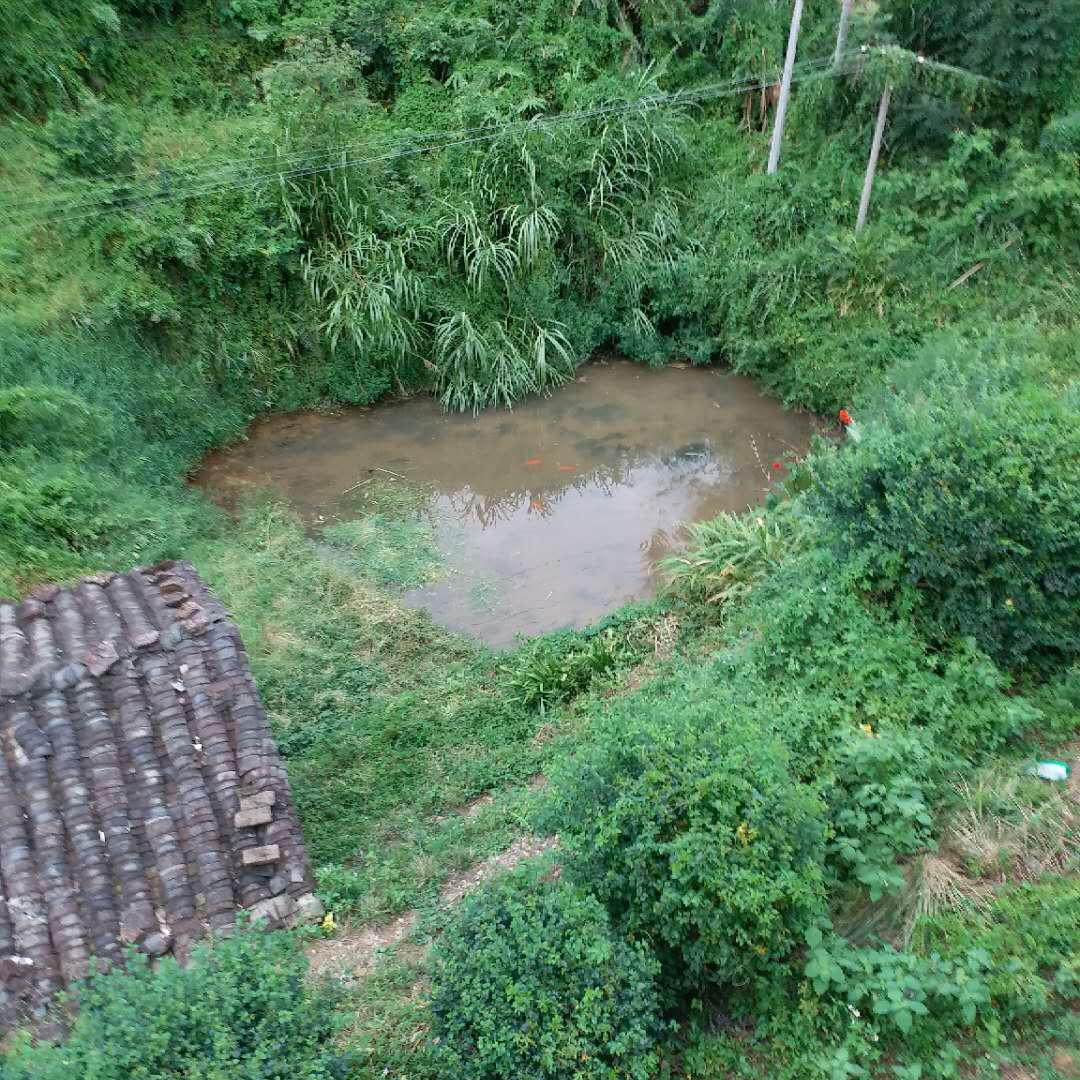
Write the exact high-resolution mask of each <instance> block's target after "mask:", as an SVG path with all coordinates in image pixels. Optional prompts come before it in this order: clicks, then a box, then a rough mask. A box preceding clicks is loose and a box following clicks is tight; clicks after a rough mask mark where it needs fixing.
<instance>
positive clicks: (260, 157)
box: [8, 54, 854, 207]
mask: <svg viewBox="0 0 1080 1080" xmlns="http://www.w3.org/2000/svg"><path fill="white" fill-rule="evenodd" d="M853 55H854V54H853ZM824 63H825V61H824V60H822V59H818V60H812V61H808V62H807V63H806V64H804V65H801V66H802V68H803V70H810V69H813V68H817V67H821V66H823V65H824ZM774 81H775V80H774ZM755 84H756V77H754V76H746V77H744V78H741V79H729V80H725V81H724V82H721V83H713V84H710V85H706V86H703V87H698V88H696V89H687V90H680V91H675V92H674V93H671V94H658V95H652V96H651V97H647V98H642V99H639V102H630V103H623V104H630V105H636V104H638V103H645V104H647V103H650V102H652V101H658V102H662V101H664V100H665V99H677V98H681V97H686V96H688V95H696V94H702V93H709V92H712V91H713V90H718V89H727V88H733V87H740V86H741V87H744V88H746V89H755V88H756V85H755ZM768 85H771V83H770V84H768ZM616 107H618V106H616ZM599 108H607V106H599ZM592 111H593V110H583V113H584V112H589V113H591V112H592ZM583 113H582V114H583ZM575 115H579V114H575V113H556V114H551V116H549V117H533V118H530V119H526V120H517V121H505V122H499V123H490V124H483V125H480V126H477V127H471V128H463V129H459V130H456V131H450V132H447V131H425V132H418V133H416V134H415V135H414V136H413V137H414V138H415V139H424V140H426V139H436V138H449V137H453V138H458V137H460V136H467V135H473V134H478V133H482V132H485V131H490V130H493V129H496V128H506V127H513V126H516V125H528V124H531V123H534V122H535V121H536V120H545V119H552V118H554V117H562V116H565V117H567V118H571V117H573V116H575ZM361 145H362V144H360V143H347V144H343V145H338V146H329V147H325V148H323V149H321V150H318V151H298V152H296V153H294V154H285V155H280V154H278V153H277V152H276V151H270V152H267V153H265V154H252V155H248V156H245V157H232V158H225V157H222V158H217V159H213V160H210V161H204V162H203V163H202V166H201V167H203V168H206V169H208V171H209V172H216V171H219V170H230V169H233V168H235V167H240V166H244V165H247V164H251V163H255V162H259V161H271V162H277V161H284V162H288V161H289V160H291V159H295V158H303V157H307V156H309V155H310V156H314V155H316V154H317V155H327V154H336V153H344V152H348V151H350V150H355V149H358V148H359V147H360V146H361ZM176 164H177V165H178V166H182V165H183V164H184V162H183V161H182V160H181V161H179V162H177V163H176ZM96 179H98V180H101V181H111V182H112V184H113V186H114V187H117V188H123V187H126V186H128V185H129V184H130V183H132V182H135V181H137V180H138V179H139V177H138V176H137V174H135V173H133V172H130V171H125V172H118V173H98V174H97V177H96ZM86 182H87V181H86V180H84V179H80V178H73V177H62V178H57V179H54V180H53V181H52V183H53V185H54V186H56V185H67V186H70V187H78V186H79V185H81V184H85V183H86ZM66 197H67V196H60V197H59V198H66ZM39 201H43V200H39V199H33V200H24V201H23V202H22V203H20V202H13V203H9V204H8V205H10V206H12V207H19V206H20V205H25V204H27V203H34V202H39Z"/></svg>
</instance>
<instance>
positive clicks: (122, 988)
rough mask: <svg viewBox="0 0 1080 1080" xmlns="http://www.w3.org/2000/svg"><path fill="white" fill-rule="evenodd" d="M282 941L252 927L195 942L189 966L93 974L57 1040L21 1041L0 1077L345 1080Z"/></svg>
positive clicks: (330, 1010)
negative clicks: (69, 1023)
mask: <svg viewBox="0 0 1080 1080" xmlns="http://www.w3.org/2000/svg"><path fill="white" fill-rule="evenodd" d="M306 969H307V964H306V962H305V960H304V957H303V954H302V953H301V952H300V951H299V950H298V949H297V947H296V942H295V940H294V939H293V937H291V936H290V935H288V934H274V935H269V934H266V933H263V932H261V931H259V930H254V931H244V932H240V933H236V934H234V935H233V936H231V937H230V938H227V939H222V940H218V941H215V942H213V943H206V944H202V945H198V946H196V948H195V951H194V955H193V956H192V959H191V963H190V964H189V965H188V966H187V967H180V965H179V964H178V963H177V962H176V960H175V959H174V958H173V957H167V958H166V959H164V960H162V961H161V962H160V963H159V964H157V965H156V966H155V967H153V968H151V967H150V966H149V963H148V961H147V959H146V958H145V957H140V956H138V955H137V954H132V955H131V956H130V957H129V959H128V961H127V964H126V967H125V968H124V969H120V970H115V971H111V972H109V973H107V974H104V975H92V976H91V977H90V978H89V979H87V980H86V981H85V982H84V983H83V984H82V985H81V986H80V987H79V988H78V990H77V991H76V995H75V996H76V1002H77V1005H78V1013H77V1016H76V1019H75V1023H74V1026H73V1027H72V1029H71V1034H70V1035H69V1037H68V1038H67V1040H66V1041H65V1042H63V1043H62V1044H59V1045H54V1044H51V1043H42V1044H39V1045H38V1046H31V1045H30V1043H29V1041H26V1042H23V1043H20V1044H18V1045H16V1046H15V1048H14V1049H13V1050H12V1052H11V1053H10V1054H9V1056H8V1057H7V1058H6V1059H5V1060H4V1061H3V1063H2V1071H3V1075H4V1077H5V1078H6V1080H63V1078H67V1080H172V1078H175V1080H256V1078H258V1080H344V1077H345V1076H347V1075H348V1072H349V1068H350V1055H348V1054H343V1053H342V1052H341V1050H340V1049H339V1048H336V1047H335V1046H334V1045H333V1038H334V1035H335V1033H336V1031H337V1020H336V1016H335V1012H334V1005H333V1000H332V998H331V997H330V996H328V994H327V993H326V992H322V991H318V990H316V989H314V988H311V987H309V986H307V985H306V984H305V972H306Z"/></svg>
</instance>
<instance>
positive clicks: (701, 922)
mask: <svg viewBox="0 0 1080 1080" xmlns="http://www.w3.org/2000/svg"><path fill="white" fill-rule="evenodd" d="M665 705H666V706H667V707H665ZM641 712H644V717H642V716H641V715H640V713H641ZM635 713H638V714H639V715H637V716H635ZM627 714H629V715H627ZM605 724H606V725H610V726H607V727H606V730H605V729H604V728H599V729H598V730H597V731H596V733H595V735H596V737H595V741H593V742H592V743H591V745H590V746H589V747H588V749H587V750H586V751H584V752H582V753H581V754H579V755H576V756H575V758H574V759H573V761H572V762H571V763H569V765H568V766H567V767H564V769H563V770H560V771H559V772H557V773H556V774H555V777H554V781H553V783H554V795H553V798H552V807H551V815H552V816H551V825H552V827H553V829H554V828H555V827H557V828H558V830H559V835H560V838H561V840H562V847H563V852H564V854H563V858H564V860H565V864H566V868H567V872H568V873H569V874H570V875H571V876H572V877H573V879H574V880H576V881H578V882H579V883H580V884H581V885H582V887H583V888H589V889H591V890H592V891H593V892H594V893H595V894H596V896H597V897H599V898H600V900H601V901H602V902H603V903H604V905H605V906H606V907H607V909H608V911H610V912H611V914H612V917H613V918H614V919H615V920H616V925H618V926H620V927H621V928H622V929H623V931H624V932H625V933H626V934H627V935H628V936H629V937H630V938H631V940H636V939H644V940H647V941H649V942H650V944H651V945H652V947H653V949H654V950H655V951H656V953H657V955H658V956H659V957H660V958H661V960H662V962H663V965H664V978H665V983H666V984H667V985H668V986H670V987H671V989H672V992H673V993H674V994H675V995H676V1000H677V995H678V994H679V993H681V992H685V991H687V990H694V991H698V992H700V990H702V989H703V988H707V987H708V986H709V985H710V984H713V985H715V986H719V987H723V986H725V985H728V984H731V983H743V982H745V981H746V980H747V979H748V978H751V977H753V975H754V974H755V973H757V972H760V971H761V970H763V969H764V968H767V967H772V966H774V965H775V964H776V963H777V962H778V961H782V960H783V958H784V957H785V956H787V955H788V954H789V953H790V952H791V951H792V949H793V948H795V947H797V946H798V945H800V944H801V942H802V936H803V932H804V931H805V930H806V928H807V927H808V926H809V925H810V923H811V922H812V920H813V919H814V917H815V916H816V915H817V913H818V912H819V911H820V910H821V907H822V904H823V890H822V872H821V864H822V848H823V845H824V829H823V827H822V810H823V807H822V805H821V804H820V802H819V801H818V800H817V798H816V796H815V793H814V792H813V791H812V790H811V789H810V788H809V787H807V786H805V785H802V784H799V783H798V782H797V781H795V780H794V779H793V778H792V776H791V772H790V770H789V768H788V765H787V759H786V751H785V749H784V747H783V746H782V745H781V744H780V742H779V740H778V739H775V738H773V737H770V736H769V735H768V734H767V733H766V732H765V731H763V730H762V729H761V728H760V727H759V726H757V725H755V724H753V723H748V722H747V721H746V720H745V718H743V717H741V716H740V715H739V714H738V712H735V713H734V714H732V713H731V712H730V711H728V710H725V709H724V708H723V707H722V706H721V707H717V705H716V704H714V703H713V702H709V701H698V702H695V703H694V705H693V706H691V707H689V708H688V707H687V705H686V703H684V702H683V701H681V700H680V699H679V698H678V697H674V698H672V699H669V702H667V703H664V704H662V705H653V704H650V707H648V708H647V709H645V710H642V709H641V706H640V703H639V702H637V701H636V700H635V699H630V701H629V702H628V704H627V706H626V708H625V709H616V710H614V712H613V715H611V716H610V717H609V718H606V721H605Z"/></svg>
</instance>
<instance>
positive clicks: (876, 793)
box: [828, 732, 932, 900]
mask: <svg viewBox="0 0 1080 1080" xmlns="http://www.w3.org/2000/svg"><path fill="white" fill-rule="evenodd" d="M929 756H930V755H929V752H928V751H927V748H926V746H925V744H924V743H923V742H922V740H921V739H919V738H917V737H914V736H889V735H885V736H882V735H877V736H875V735H872V734H870V735H867V734H863V733H861V732H860V733H859V734H855V735H850V736H848V737H847V738H846V739H845V740H844V741H843V742H842V743H841V745H840V748H839V750H838V751H837V754H836V761H835V772H836V776H835V780H834V783H833V787H832V789H831V790H830V791H829V795H828V803H829V818H830V824H831V826H832V829H831V836H830V839H829V848H828V856H829V859H830V860H831V862H832V863H833V865H834V866H835V867H836V869H837V871H838V874H839V876H840V878H841V880H843V879H844V878H846V877H848V876H849V875H850V876H851V877H853V878H854V879H855V880H856V881H858V882H859V883H860V884H861V885H863V886H865V887H866V888H867V889H868V890H869V891H870V899H871V900H879V899H880V898H881V897H882V895H884V893H886V892H892V891H894V890H895V889H897V888H899V887H900V886H901V885H902V884H903V880H904V879H903V875H902V874H901V873H900V871H899V870H898V869H897V866H896V860H897V858H898V857H899V856H901V855H911V854H913V853H914V852H916V851H918V850H919V849H920V848H923V847H926V846H927V845H928V844H929V843H930V842H931V829H930V827H931V824H932V822H931V817H930V808H929V806H928V804H927V798H926V792H925V786H926V784H925V777H926V773H927V771H928V765H929V761H928V759H929Z"/></svg>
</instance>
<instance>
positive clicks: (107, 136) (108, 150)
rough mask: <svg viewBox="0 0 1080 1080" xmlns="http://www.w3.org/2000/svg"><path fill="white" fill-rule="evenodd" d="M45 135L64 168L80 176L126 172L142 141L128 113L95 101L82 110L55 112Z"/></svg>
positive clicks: (50, 118) (47, 125)
mask: <svg viewBox="0 0 1080 1080" xmlns="http://www.w3.org/2000/svg"><path fill="white" fill-rule="evenodd" d="M44 137H45V141H46V142H47V143H48V144H49V145H50V146H51V147H52V148H53V150H55V151H56V154H57V156H58V157H59V159H60V163H61V164H62V165H63V166H64V168H65V169H67V170H68V171H69V172H73V173H75V174H76V175H78V176H106V177H107V176H108V175H109V174H110V173H127V172H129V171H130V170H131V167H132V166H133V165H134V164H135V159H136V157H137V156H138V154H139V150H140V148H141V144H142V139H141V136H140V134H139V131H138V129H137V127H136V126H135V124H134V122H133V121H132V119H131V117H130V116H129V115H128V113H126V112H125V111H124V110H123V109H120V108H118V107H117V106H115V105H99V104H96V103H95V104H94V105H91V106H90V107H89V108H88V109H86V110H85V111H83V112H54V113H53V114H52V115H51V116H50V117H49V122H48V123H47V124H46V125H45V133H44Z"/></svg>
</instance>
